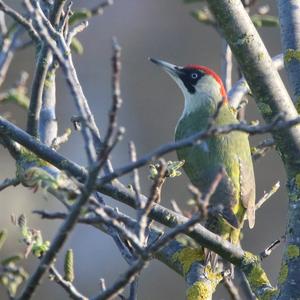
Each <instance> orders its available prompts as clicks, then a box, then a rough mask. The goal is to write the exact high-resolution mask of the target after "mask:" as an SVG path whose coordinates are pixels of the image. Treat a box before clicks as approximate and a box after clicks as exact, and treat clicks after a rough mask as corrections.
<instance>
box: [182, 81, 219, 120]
mask: <svg viewBox="0 0 300 300" xmlns="http://www.w3.org/2000/svg"><path fill="white" fill-rule="evenodd" d="M221 101H224V97H223V96H222V93H221V86H220V84H219V83H218V82H216V81H215V79H214V78H212V77H211V76H205V77H204V78H203V79H201V81H200V82H199V84H197V86H195V93H189V92H187V91H185V92H184V109H183V112H182V116H181V118H184V117H187V116H188V115H190V114H195V113H196V112H200V114H201V115H202V116H203V117H205V116H206V117H208V118H209V117H211V116H212V115H214V114H215V112H216V110H217V107H218V105H219V103H220V102H221Z"/></svg>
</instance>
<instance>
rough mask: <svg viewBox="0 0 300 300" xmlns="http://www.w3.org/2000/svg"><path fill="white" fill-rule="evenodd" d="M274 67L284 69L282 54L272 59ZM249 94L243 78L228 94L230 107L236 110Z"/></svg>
mask: <svg viewBox="0 0 300 300" xmlns="http://www.w3.org/2000/svg"><path fill="white" fill-rule="evenodd" d="M272 61H273V65H274V67H275V68H276V69H277V70H278V71H279V70H281V69H282V68H283V67H284V64H283V54H278V55H276V56H274V57H273V58H272ZM249 92H250V88H249V86H248V83H247V81H246V79H245V78H244V77H242V78H241V79H240V80H239V81H237V82H236V83H235V84H234V85H233V87H232V88H231V90H230V91H229V93H228V97H229V102H230V105H231V106H232V107H234V108H238V107H239V105H240V103H241V101H242V99H243V97H244V96H245V95H247V94H248V93H249Z"/></svg>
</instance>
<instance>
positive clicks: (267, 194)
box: [255, 181, 280, 210]
mask: <svg viewBox="0 0 300 300" xmlns="http://www.w3.org/2000/svg"><path fill="white" fill-rule="evenodd" d="M279 188H280V181H277V182H276V183H275V184H274V185H273V186H272V189H271V190H270V191H269V192H268V193H264V195H263V197H262V198H261V199H259V201H258V202H257V203H256V205H255V209H256V210H258V209H260V208H261V206H262V205H263V204H264V203H265V202H266V201H267V200H268V199H270V198H271V197H272V196H273V195H274V194H275V193H276V192H277V191H278V189H279Z"/></svg>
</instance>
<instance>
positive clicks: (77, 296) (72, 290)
mask: <svg viewBox="0 0 300 300" xmlns="http://www.w3.org/2000/svg"><path fill="white" fill-rule="evenodd" d="M49 273H50V274H51V275H53V276H54V280H55V282H57V284H59V285H60V286H61V287H62V288H63V289H64V290H65V291H66V292H67V294H68V295H69V297H70V298H71V299H74V300H88V298H87V297H85V296H83V295H82V294H81V293H80V292H79V291H78V290H77V289H76V287H75V286H74V285H73V284H72V283H71V282H70V281H67V280H65V279H64V278H63V276H62V275H61V274H60V273H59V272H58V271H57V269H56V268H55V267H54V266H50V269H49Z"/></svg>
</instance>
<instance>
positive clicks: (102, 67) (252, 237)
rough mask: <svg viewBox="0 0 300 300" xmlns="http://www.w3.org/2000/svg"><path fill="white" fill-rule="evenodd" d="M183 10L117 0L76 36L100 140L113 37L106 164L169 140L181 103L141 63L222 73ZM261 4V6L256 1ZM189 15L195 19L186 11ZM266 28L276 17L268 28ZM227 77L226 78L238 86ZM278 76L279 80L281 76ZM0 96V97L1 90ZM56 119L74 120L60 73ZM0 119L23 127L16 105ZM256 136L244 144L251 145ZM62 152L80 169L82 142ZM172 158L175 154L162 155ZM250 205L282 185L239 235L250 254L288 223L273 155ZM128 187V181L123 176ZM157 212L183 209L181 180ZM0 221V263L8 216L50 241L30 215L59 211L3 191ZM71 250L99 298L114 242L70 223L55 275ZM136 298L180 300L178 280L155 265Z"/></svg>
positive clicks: (155, 0) (260, 167)
mask: <svg viewBox="0 0 300 300" xmlns="http://www.w3.org/2000/svg"><path fill="white" fill-rule="evenodd" d="M8 2H9V4H10V5H12V6H15V7H18V6H19V1H14V0H10V1H8ZM74 2H75V5H74V8H80V7H86V6H87V7H93V6H94V5H96V4H98V3H99V1H96V0H89V1H84V0H78V1H74ZM187 2H195V3H191V4H184V3H183V1H181V0H176V1H174V0H164V1H159V0H151V1H150V0H127V1H126V0H123V1H120V0H115V4H114V5H113V6H111V7H109V8H107V9H106V10H105V12H104V15H103V16H99V17H96V18H93V19H91V20H90V25H89V27H88V29H87V30H86V31H84V32H83V33H81V34H80V35H79V36H78V38H79V40H80V41H81V43H82V45H83V47H84V52H83V54H82V55H75V59H74V60H75V63H76V67H77V71H78V74H79V78H80V80H81V84H82V86H83V88H84V91H85V94H86V96H87V98H88V100H89V103H90V105H91V108H92V111H93V113H94V115H95V118H96V120H97V123H98V125H99V127H100V129H101V131H102V132H104V131H105V129H106V124H107V111H108V109H109V106H110V101H111V88H110V87H111V81H110V79H111V68H110V59H111V38H112V36H116V37H117V38H118V40H119V43H120V44H121V46H122V49H123V51H122V63H123V68H122V98H123V100H124V103H123V107H122V109H121V111H120V114H119V124H120V125H123V126H125V127H126V136H125V139H124V140H123V141H122V143H120V145H119V146H118V147H117V148H116V150H115V151H114V152H113V154H112V161H113V164H114V166H120V165H123V164H125V163H127V162H128V142H129V141H130V140H133V141H134V142H135V143H136V147H137V150H138V154H139V155H140V156H141V155H142V154H143V153H145V152H148V151H150V150H151V149H153V148H154V147H157V146H159V145H161V144H163V143H166V142H168V141H171V140H173V134H174V128H175V125H176V122H177V119H178V118H179V115H180V113H181V110H182V108H183V97H182V95H181V94H180V91H179V89H178V88H177V87H176V86H175V85H174V83H173V82H172V81H171V80H170V79H169V78H168V77H167V76H166V75H165V74H163V73H162V72H160V70H158V69H157V68H155V67H154V66H153V65H152V64H150V63H149V62H148V60H147V57H148V56H152V57H156V58H162V59H165V60H167V61H170V62H173V63H176V64H180V65H185V64H189V63H197V64H202V65H206V66H209V67H210V68H212V69H214V70H215V71H217V72H218V73H219V72H220V53H221V40H220V38H219V35H218V34H217V33H216V31H215V30H214V29H213V28H212V27H211V26H205V25H203V24H200V23H199V22H197V20H196V19H195V18H193V17H192V16H191V11H194V10H195V9H198V8H199V7H200V4H199V2H197V1H187ZM259 2H261V1H259ZM263 3H264V4H269V5H270V7H271V10H270V12H269V13H270V14H271V15H276V14H277V12H276V7H275V4H274V1H271V0H270V1H263ZM194 16H195V13H194ZM271 22H274V19H272V20H271ZM259 31H260V33H261V35H262V38H263V40H264V42H265V44H266V46H267V48H268V50H269V52H270V54H271V55H272V56H274V55H276V54H278V53H280V51H281V46H280V36H279V29H278V27H262V28H260V29H259ZM34 59H35V53H34V50H33V49H32V48H27V49H26V50H24V51H20V52H18V53H17V54H16V56H15V58H14V61H13V64H12V66H11V68H10V71H9V73H8V76H7V80H6V82H5V84H4V85H3V86H2V90H3V91H4V90H5V89H7V88H10V87H12V85H13V84H14V83H15V82H16V80H17V78H18V77H19V74H20V72H21V71H22V70H25V71H27V72H29V74H30V78H29V82H28V86H29V88H30V84H31V80H32V73H33V68H34ZM236 74H237V72H235V76H234V79H237V75H236ZM282 75H283V76H284V74H282ZM0 92H2V91H0ZM57 99H58V107H57V119H58V122H59V131H60V133H61V134H62V133H63V132H64V131H65V129H66V128H68V127H71V126H72V124H71V122H70V118H71V116H72V115H73V114H75V108H74V105H73V101H72V99H71V97H70V94H69V92H68V89H67V88H66V86H65V81H64V78H63V77H62V76H61V75H60V76H58V80H57ZM0 112H1V114H6V115H8V116H9V119H10V120H12V121H13V122H15V123H16V124H18V125H19V126H22V127H23V128H24V125H25V122H26V119H25V118H26V114H25V112H24V110H23V109H22V108H20V107H16V106H15V105H14V104H2V105H1V106H0ZM246 119H247V120H248V121H251V120H261V118H260V116H259V114H258V112H257V109H256V107H255V104H254V101H253V100H252V99H251V100H250V101H249V105H248V106H247V114H246ZM262 139H263V137H262V136H259V137H255V138H251V143H252V145H255V144H256V143H257V142H258V141H260V140H262ZM60 151H61V153H62V154H63V155H65V156H67V157H69V158H71V159H73V160H74V161H76V162H77V163H79V164H83V165H85V164H86V160H85V154H84V149H83V143H82V139H81V135H80V133H78V132H73V133H72V135H71V138H70V140H69V142H68V143H67V144H65V145H63V146H62V148H61V150H60ZM168 158H172V159H174V158H175V156H174V155H170V156H168ZM14 172H15V166H14V161H13V160H12V159H11V158H10V156H9V154H8V153H7V151H6V150H5V149H3V148H0V173H1V175H0V178H1V179H4V178H6V177H8V176H11V177H12V176H13V175H14ZM147 173H148V171H147V169H143V170H141V172H140V174H141V179H142V186H143V192H144V193H145V194H147V193H148V192H149V185H150V182H149V179H148V177H147ZM255 174H256V184H257V199H258V198H260V197H261V196H262V195H263V192H264V190H269V189H270V188H271V186H272V185H273V184H274V183H275V182H276V181H278V180H280V181H281V183H282V184H281V185H282V187H281V188H280V190H279V192H277V193H276V195H275V196H273V197H272V198H271V200H269V201H268V202H267V203H266V204H265V205H264V206H263V207H262V208H261V209H260V210H259V211H258V213H257V223H256V226H255V228H254V229H253V230H251V231H250V230H248V229H247V228H246V229H245V231H244V238H243V241H242V243H243V246H244V248H245V249H247V250H250V251H253V252H254V253H259V252H261V251H262V250H263V249H264V248H265V246H267V245H268V244H269V243H270V242H272V241H273V240H275V239H277V238H279V237H280V236H282V235H283V233H284V229H285V222H286V212H287V209H286V207H287V198H286V192H285V188H284V185H285V175H284V172H283V168H282V164H281V162H280V159H279V157H278V155H277V154H276V153H275V151H272V152H270V153H269V154H268V155H267V156H266V157H264V158H262V159H260V160H259V161H258V162H257V163H255ZM122 179H123V181H124V182H127V183H130V177H124V178H122ZM162 199H163V202H162V204H163V205H165V206H167V207H170V200H171V199H175V200H176V201H177V202H178V204H179V205H180V206H181V207H183V208H186V205H185V203H186V202H187V200H188V199H189V193H188V190H187V178H186V177H185V176H181V177H176V178H175V179H172V180H169V181H168V183H167V184H166V185H165V188H164V191H163V197H162ZM108 201H109V202H110V203H111V204H113V205H114V206H116V207H119V209H121V210H124V211H126V212H127V213H129V214H132V212H131V211H130V210H129V209H128V208H127V207H124V206H123V205H121V204H120V203H117V202H115V201H111V200H109V199H108ZM0 203H1V209H0V212H1V217H0V229H2V228H6V229H7V231H8V238H7V241H6V243H5V245H4V247H3V249H2V250H1V253H0V258H4V257H7V256H9V255H12V254H14V253H18V252H22V251H24V246H23V245H22V244H21V243H20V242H19V239H20V233H19V230H18V229H17V228H16V227H15V226H14V225H13V224H11V222H10V216H11V215H12V214H15V215H20V214H21V213H24V214H26V215H27V219H28V222H30V225H31V226H32V227H35V228H38V229H41V230H42V232H43V237H44V238H45V239H47V240H51V238H52V235H53V233H54V232H55V230H56V229H57V227H58V224H59V223H58V222H56V221H42V220H40V219H39V218H38V217H37V216H35V215H31V211H32V209H34V208H35V209H41V208H44V209H48V210H53V211H56V210H58V209H60V208H61V206H60V204H58V202H57V201H55V200H54V201H53V199H52V198H50V197H49V198H47V199H45V197H44V195H43V193H42V192H37V193H36V194H33V192H32V191H30V190H28V189H25V188H23V187H17V188H9V189H7V190H5V191H4V192H1V193H0ZM69 248H72V249H73V251H74V259H75V284H76V286H77V287H78V289H79V290H80V291H82V292H83V293H84V294H89V295H92V294H95V293H96V292H97V291H98V288H99V286H98V282H99V278H101V277H104V278H105V279H106V281H107V284H108V285H109V284H111V283H112V282H113V280H114V278H116V276H118V274H119V273H120V272H121V271H122V270H124V269H125V268H126V267H127V265H126V263H125V262H124V261H123V260H122V258H121V256H120V254H119V253H118V250H117V249H116V247H115V246H114V244H113V242H112V240H111V239H110V238H109V237H107V236H105V234H103V233H101V232H99V231H97V230H95V229H93V228H92V227H87V226H83V225H78V226H77V227H76V230H75V231H74V232H73V234H72V235H71V238H70V239H69V240H68V242H67V244H66V246H65V248H64V251H62V252H61V253H60V255H59V257H58V258H57V262H58V263H57V266H58V268H60V270H63V257H64V255H65V253H66V251H67V249H69ZM281 251H282V249H281V248H279V249H277V250H276V251H274V253H273V254H272V256H271V257H270V258H268V259H266V260H265V262H264V265H265V270H266V272H267V273H268V274H270V278H271V280H273V283H274V280H275V278H276V274H277V272H278V270H279V265H280V257H281ZM37 263H38V261H37V260H36V259H35V258H34V257H30V258H29V259H27V260H26V261H24V268H25V269H26V271H27V272H29V273H30V271H31V270H33V269H34V268H35V266H36V264H37ZM139 285H140V288H139V290H140V292H139V299H143V300H151V299H157V300H159V299H174V300H175V299H178V300H179V299H183V298H184V293H185V284H184V281H183V280H182V278H181V277H179V276H178V275H177V274H175V273H174V272H173V271H171V270H169V269H168V268H167V267H166V266H164V265H163V264H161V263H159V262H157V261H153V262H151V263H150V265H149V267H148V268H147V269H146V270H145V271H143V273H142V275H141V280H140V284H139ZM5 297H6V295H5V291H4V290H3V289H2V288H1V287H0V299H5ZM67 298H68V297H67V296H66V294H65V293H64V291H63V290H62V289H61V288H59V287H58V286H57V285H55V283H53V282H50V281H49V280H47V279H46V278H44V282H43V284H42V286H41V287H40V288H39V289H38V292H37V293H36V295H35V297H34V299H43V300H48V299H67ZM216 299H227V295H226V294H225V293H223V292H222V290H220V291H219V293H218V294H216Z"/></svg>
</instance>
